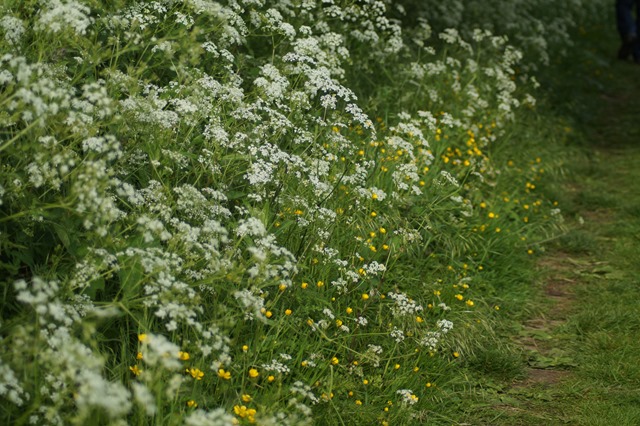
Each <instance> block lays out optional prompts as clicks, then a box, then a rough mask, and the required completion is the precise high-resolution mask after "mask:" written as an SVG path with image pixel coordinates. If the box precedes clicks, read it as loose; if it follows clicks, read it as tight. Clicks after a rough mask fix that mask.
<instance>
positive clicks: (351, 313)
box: [0, 0, 584, 426]
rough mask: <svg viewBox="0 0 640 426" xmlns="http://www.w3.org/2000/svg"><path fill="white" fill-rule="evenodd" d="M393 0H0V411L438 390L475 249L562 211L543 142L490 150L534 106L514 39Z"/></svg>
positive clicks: (349, 401)
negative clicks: (541, 190)
mask: <svg viewBox="0 0 640 426" xmlns="http://www.w3.org/2000/svg"><path fill="white" fill-rule="evenodd" d="M576 1H577V3H579V4H582V3H584V2H582V1H578V0H576ZM395 3H396V2H391V1H376V0H363V1H357V2H352V1H337V0H325V1H274V2H266V1H263V0H230V1H220V2H218V1H212V0H188V1H187V0H184V1H183V0H157V1H151V2H147V1H140V2H118V1H116V2H82V1H75V0H43V1H36V0H29V1H26V2H21V3H20V4H17V3H15V2H9V3H8V4H6V5H3V6H0V14H1V17H0V104H2V105H3V108H2V111H1V112H0V128H1V129H2V131H1V132H0V156H1V157H2V161H1V163H0V286H2V294H3V295H4V299H3V306H2V322H1V323H0V339H1V341H2V346H3V348H4V350H3V352H2V353H1V354H0V396H2V397H3V402H2V403H1V404H2V408H3V409H2V414H1V415H0V416H1V417H0V418H2V419H3V420H4V421H5V422H6V423H13V422H15V421H16V419H17V418H19V417H21V416H23V415H24V413H28V416H29V418H28V421H29V423H31V424H60V425H62V424H67V423H70V422H73V423H77V424H83V423H88V422H91V421H93V420H95V419H96V418H99V419H102V420H104V421H102V420H101V422H102V423H105V424H106V423H110V424H111V423H112V424H124V423H132V424H134V423H139V424H145V423H146V422H149V423H150V422H151V421H152V420H151V419H152V418H153V417H154V416H159V415H161V414H162V415H164V416H165V417H164V418H163V419H162V420H158V418H156V419H155V420H153V421H154V422H157V421H163V422H166V424H186V425H194V426H196V425H229V424H253V423H257V424H278V425H301V424H311V423H313V421H314V419H317V418H320V417H322V416H325V418H326V413H329V412H330V413H333V412H334V411H335V407H339V411H340V412H341V413H343V414H342V415H343V416H345V417H346V416H349V415H352V414H353V415H358V413H362V412H366V413H367V414H366V416H368V417H367V418H366V420H363V421H364V422H365V423H367V424H369V423H371V422H370V421H369V420H372V421H383V422H386V421H392V420H396V421H398V422H402V421H408V420H407V419H410V418H411V416H412V413H413V411H412V410H419V409H423V408H425V407H431V409H437V408H435V407H437V398H434V397H433V395H431V393H430V392H432V391H433V389H434V387H435V385H433V383H432V382H433V381H434V380H436V378H437V377H444V376H445V373H444V372H445V371H450V370H451V367H452V365H455V364H454V361H453V360H452V355H451V354H452V353H454V351H456V349H457V347H456V344H457V343H456V337H455V330H456V329H457V321H458V320H461V321H466V320H467V319H468V318H470V317H472V316H473V315H475V313H474V312H475V311H476V310H480V309H483V308H485V306H484V304H482V303H480V302H479V301H481V300H482V294H481V293H480V292H477V291H476V289H475V283H476V282H477V281H478V280H481V278H479V276H480V275H481V272H482V268H483V266H482V265H483V262H484V260H485V259H486V257H485V255H484V254H486V253H490V252H493V251H494V250H493V248H494V247H508V248H513V247H515V248H517V249H519V250H521V251H525V250H533V249H532V248H531V247H533V246H532V245H530V244H532V243H534V242H535V240H531V238H532V235H538V236H539V237H540V236H541V235H542V231H544V232H547V231H549V230H551V229H552V228H553V227H554V226H556V225H557V223H558V222H559V218H560V214H559V210H557V209H556V206H553V205H552V202H551V201H550V200H547V199H545V198H544V197H542V196H539V195H537V191H536V188H537V186H538V185H539V182H541V181H542V180H543V178H544V176H545V172H548V170H549V169H552V168H553V167H554V162H553V161H551V160H547V159H546V158H545V159H543V158H540V157H533V158H522V157H517V158H516V157H514V158H513V159H509V161H508V162H502V161H501V160H495V159H493V158H492V156H491V154H490V153H491V150H492V147H493V146H496V145H497V146H510V144H512V143H514V142H518V143H520V141H514V140H513V139H512V134H513V132H512V130H513V129H515V128H516V126H517V123H518V120H519V117H520V114H521V111H523V110H525V109H526V111H531V110H533V109H534V107H535V99H534V97H533V95H532V93H535V86H536V84H535V79H534V78H533V74H529V75H525V74H519V73H518V72H517V68H518V67H519V66H524V65H526V64H527V63H528V62H526V60H524V61H523V54H522V52H521V50H519V48H518V47H517V45H516V46H514V45H511V44H509V42H508V39H507V37H506V36H505V35H503V34H500V32H501V28H500V27H496V28H495V29H496V30H498V33H495V34H494V33H492V32H490V31H489V30H488V29H487V28H489V27H491V25H490V24H491V23H490V22H489V21H479V26H481V27H482V29H478V30H475V31H473V32H471V33H469V34H467V33H466V32H460V31H458V30H456V29H454V28H449V29H446V30H443V31H442V32H440V33H439V34H438V35H432V31H431V27H430V26H429V24H428V21H423V20H419V22H418V24H417V25H412V24H410V21H411V20H410V19H409V17H408V16H407V15H406V13H404V12H403V11H404V9H403V8H402V7H400V5H401V4H402V3H405V2H398V4H395ZM410 3H411V2H409V1H407V2H406V4H407V7H408V6H410ZM429 3H431V2H429ZM436 3H437V2H436ZM453 3H455V4H456V5H458V6H456V7H459V8H462V6H461V5H462V3H461V2H453ZM472 3H473V2H472ZM494 3H496V4H500V5H503V6H504V4H506V3H508V2H505V1H498V0H495V2H494ZM534 3H536V4H538V3H539V4H540V5H543V4H545V5H546V4H547V3H548V2H547V1H542V0H540V1H538V2H534ZM574 3H576V2H574ZM474 4H475V3H474ZM496 7H498V6H496ZM532 7H533V6H532ZM576 9H579V8H577V7H576ZM434 10H435V9H434ZM397 14H399V16H400V19H396V18H397V16H396V15H397ZM474 16H475V15H474ZM514 17H515V18H514V19H518V21H517V23H518V25H519V24H520V23H526V22H528V21H526V20H525V18H524V17H523V15H521V14H519V13H518V14H516V15H514ZM574 18H576V14H570V13H569V12H567V16H566V17H564V18H563V19H564V20H562V21H557V22H559V23H558V25H560V24H563V25H569V23H570V22H572V21H573V20H574ZM434 19H435V18H434ZM403 22H404V24H403ZM452 23H455V24H457V23H458V21H456V22H452ZM483 24H484V25H483ZM403 25H404V26H403ZM532 25H533V24H532ZM527 28H528V27H527ZM516 41H517V39H516ZM546 42H547V43H548V46H549V47H548V48H549V49H552V48H553V49H561V48H562V47H563V46H565V45H566V43H565V42H566V40H565V39H564V38H562V37H555V38H554V37H552V38H549V39H548V40H546ZM519 46H522V47H524V48H525V50H527V49H529V48H530V46H531V45H530V44H520V45H519ZM554 46H556V47H554ZM388 64H393V70H391V69H388V70H387V69H386V68H385V67H386V66H387V65H388ZM527 69H528V70H532V67H528V68H527ZM386 71H388V72H389V73H391V74H393V75H389V74H388V73H386ZM367 81H374V82H375V84H373V85H367ZM390 93H392V94H393V95H390ZM503 180H506V181H507V182H508V184H509V185H507V186H505V188H508V190H509V191H510V192H508V193H507V192H504V193H503V192H498V193H496V190H495V188H496V187H497V185H498V182H502V181H503ZM501 188H502V187H501ZM505 191H506V190H505ZM409 270H411V271H413V273H407V272H408V271H409ZM487 310H488V309H487ZM25 353H26V354H27V355H28V356H25ZM455 353H456V354H458V355H460V354H459V353H458V352H457V351H456V352H455ZM462 356H464V352H462ZM453 357H454V358H456V356H455V355H453ZM441 383H442V385H444V384H445V380H442V381H441ZM425 384H426V385H425ZM398 389H400V390H398ZM412 389H415V391H414V390H412ZM71 396H73V397H71ZM167 413H170V414H167Z"/></svg>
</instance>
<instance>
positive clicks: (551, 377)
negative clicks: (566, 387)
mask: <svg viewBox="0 0 640 426" xmlns="http://www.w3.org/2000/svg"><path fill="white" fill-rule="evenodd" d="M570 374H571V373H570V372H569V371H565V370H548V369H540V368H529V369H528V370H527V378H526V379H524V380H523V381H522V382H518V383H515V384H514V385H513V387H514V388H516V389H518V388H529V387H535V386H542V387H548V386H553V385H556V384H558V383H560V382H562V381H563V380H565V379H566V378H567V377H569V375H570Z"/></svg>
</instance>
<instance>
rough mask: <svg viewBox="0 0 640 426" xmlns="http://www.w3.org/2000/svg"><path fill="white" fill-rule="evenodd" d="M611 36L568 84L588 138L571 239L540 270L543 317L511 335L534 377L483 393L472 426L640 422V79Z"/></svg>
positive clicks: (576, 173) (575, 183)
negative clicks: (621, 57)
mask: <svg viewBox="0 0 640 426" xmlns="http://www.w3.org/2000/svg"><path fill="white" fill-rule="evenodd" d="M607 32H609V33H611V30H610V29H607V28H597V29H595V30H594V33H593V34H591V35H590V36H589V35H587V38H588V40H590V41H591V46H592V49H591V50H588V51H586V52H583V53H582V54H581V55H580V56H581V57H582V58H583V59H582V60H576V61H574V62H573V63H570V64H567V67H566V70H567V71H569V73H567V74H563V76H562V77H561V78H560V80H558V81H557V82H556V83H558V82H559V83H561V84H562V89H563V90H559V91H560V92H561V97H564V98H565V99H572V100H573V102H571V105H569V108H568V109H563V108H566V104H565V105H564V106H563V107H562V108H560V110H564V111H565V112H567V111H569V112H571V113H572V114H573V117H574V119H575V120H577V123H578V124H579V125H580V127H581V131H580V134H581V135H582V140H580V141H577V142H580V144H579V145H580V150H579V151H578V152H577V153H576V154H577V155H576V156H575V157H574V161H572V162H571V163H570V164H569V167H568V170H570V174H569V176H568V178H567V179H566V180H565V183H564V185H563V191H564V196H560V197H561V199H562V203H563V205H564V206H565V215H566V217H567V218H568V224H567V232H566V233H565V234H564V235H563V236H561V237H560V238H559V239H557V240H555V241H554V242H553V243H552V244H550V245H549V247H548V248H549V250H548V253H547V254H545V255H544V256H542V257H541V258H540V260H539V265H538V273H539V274H540V278H539V279H538V282H539V285H538V293H537V296H536V297H535V298H534V300H535V302H534V303H532V304H530V306H531V307H532V310H531V313H530V314H529V315H528V316H526V317H525V320H524V321H522V322H521V323H520V324H518V325H516V326H514V327H512V329H511V330H512V332H511V333H506V334H505V335H504V336H505V337H507V338H510V339H512V340H513V341H515V342H517V344H518V345H519V347H520V348H521V350H522V352H521V354H522V360H525V361H526V364H525V365H526V367H525V368H524V370H523V372H524V373H525V374H524V375H523V378H522V379H520V380H516V381H509V380H505V381H501V382H499V383H498V384H497V385H495V386H490V387H489V388H488V389H487V388H486V387H484V388H483V387H481V386H476V387H475V388H474V391H473V392H472V395H473V397H472V398H471V399H472V400H473V402H471V403H470V404H469V405H468V406H467V410H466V411H467V413H468V414H467V415H465V416H463V420H462V422H463V423H464V422H468V423H471V424H492V425H493V424H496V425H499V424H504V425H511V424H519V425H538V424H541V423H545V424H575V425H611V424H621V425H634V424H638V423H640V408H639V407H640V405H639V403H640V397H639V396H638V395H640V393H639V389H640V388H639V387H640V367H639V366H640V343H638V339H637V335H638V331H639V329H640V321H639V319H638V318H639V315H638V314H639V313H640V304H639V303H638V300H640V285H639V284H640V282H639V280H638V276H639V274H640V267H639V266H638V265H639V264H640V263H639V260H640V257H639V253H640V238H639V235H640V208H639V207H638V206H640V194H639V193H638V191H637V190H635V187H636V186H637V182H638V179H640V172H639V169H638V167H637V164H638V161H640V147H639V146H638V144H637V142H638V140H639V138H638V135H639V132H640V126H638V123H637V117H638V114H640V101H639V99H640V84H638V79H637V76H638V72H639V71H640V70H639V69H638V67H637V66H634V65H631V64H629V63H621V62H614V60H613V57H614V55H613V54H614V52H615V48H616V47H617V44H616V43H617V40H615V39H614V38H613V37H608V36H605V37H602V35H603V34H607ZM610 58H611V59H610ZM569 74H570V75H573V76H574V77H576V78H573V79H572V80H571V82H569V81H566V82H565V81H564V78H567V77H569V76H570V75H569ZM505 330H508V329H503V331H505Z"/></svg>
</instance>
